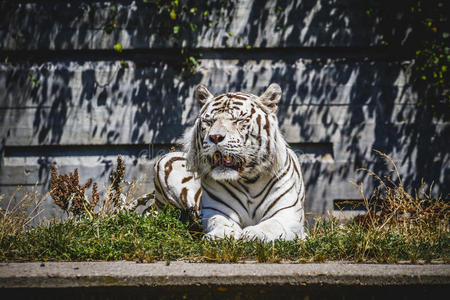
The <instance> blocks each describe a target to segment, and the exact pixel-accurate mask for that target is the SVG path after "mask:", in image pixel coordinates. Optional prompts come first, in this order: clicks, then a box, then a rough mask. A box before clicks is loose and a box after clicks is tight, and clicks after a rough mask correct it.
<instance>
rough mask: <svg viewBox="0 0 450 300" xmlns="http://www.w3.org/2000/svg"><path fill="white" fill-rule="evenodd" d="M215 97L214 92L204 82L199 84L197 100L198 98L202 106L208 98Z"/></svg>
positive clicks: (196, 94)
mask: <svg viewBox="0 0 450 300" xmlns="http://www.w3.org/2000/svg"><path fill="white" fill-rule="evenodd" d="M213 97H214V96H213V94H211V93H210V92H209V91H208V89H207V88H206V86H204V85H203V84H200V85H198V86H197V88H196V89H195V100H197V102H198V103H199V104H200V106H203V104H205V103H206V101H208V99H210V98H213Z"/></svg>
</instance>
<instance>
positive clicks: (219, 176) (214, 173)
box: [209, 166, 241, 181]
mask: <svg viewBox="0 0 450 300" xmlns="http://www.w3.org/2000/svg"><path fill="white" fill-rule="evenodd" d="M209 176H210V177H211V178H212V179H214V180H217V181H222V180H228V181H236V180H238V179H239V178H240V177H241V175H240V173H239V171H237V170H235V169H232V168H227V167H223V166H219V167H215V168H213V169H212V170H211V172H210V173H209Z"/></svg>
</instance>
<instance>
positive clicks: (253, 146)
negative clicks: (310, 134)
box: [185, 83, 286, 180]
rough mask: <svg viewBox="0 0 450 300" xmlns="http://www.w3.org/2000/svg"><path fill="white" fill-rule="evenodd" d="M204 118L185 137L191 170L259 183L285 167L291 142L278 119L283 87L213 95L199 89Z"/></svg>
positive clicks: (216, 178)
mask: <svg viewBox="0 0 450 300" xmlns="http://www.w3.org/2000/svg"><path fill="white" fill-rule="evenodd" d="M195 98H196V100H197V101H198V103H199V104H200V106H201V110H200V115H199V116H198V118H197V119H196V121H195V125H194V126H193V128H192V130H191V131H189V132H188V133H187V135H186V137H185V139H186V143H185V150H186V151H187V167H188V169H189V170H190V171H193V172H196V173H198V174H199V175H200V176H210V177H211V178H212V179H214V180H238V179H239V178H244V179H246V180H252V179H257V178H258V177H259V176H260V175H261V173H262V172H264V173H267V174H271V173H274V172H276V171H277V170H278V169H279V167H280V166H279V162H280V155H283V154H284V153H285V151H284V149H283V148H285V147H286V143H285V141H284V139H283V137H282V136H281V133H280V130H279V128H278V120H277V117H276V111H277V103H278V102H279V101H280V98H281V88H280V86H279V85H278V84H275V83H272V84H271V85H270V86H269V87H268V88H267V90H266V91H265V92H264V93H263V94H262V95H261V96H259V97H258V96H256V95H253V94H248V93H242V92H235V93H226V94H222V95H218V96H213V95H212V94H211V93H210V92H209V91H208V89H207V88H206V87H205V86H203V85H199V86H198V87H197V88H196V91H195Z"/></svg>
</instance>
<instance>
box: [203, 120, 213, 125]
mask: <svg viewBox="0 0 450 300" xmlns="http://www.w3.org/2000/svg"><path fill="white" fill-rule="evenodd" d="M202 122H203V123H204V124H205V125H207V126H211V125H212V124H213V121H212V120H208V119H202Z"/></svg>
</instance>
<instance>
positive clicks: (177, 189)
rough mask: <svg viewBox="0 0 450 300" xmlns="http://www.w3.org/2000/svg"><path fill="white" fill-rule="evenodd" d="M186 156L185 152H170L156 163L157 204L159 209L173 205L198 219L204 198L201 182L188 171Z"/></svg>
mask: <svg viewBox="0 0 450 300" xmlns="http://www.w3.org/2000/svg"><path fill="white" fill-rule="evenodd" d="M185 156H186V155H185V153H184V152H170V153H168V154H166V155H164V156H162V157H161V158H160V159H159V160H158V161H157V162H156V164H155V166H154V183H155V204H156V206H157V207H158V208H159V209H161V208H162V207H164V206H165V205H166V204H171V205H174V206H176V207H178V208H181V209H185V210H189V211H192V212H193V213H194V214H195V216H196V217H198V216H199V210H200V204H201V203H200V202H201V198H202V197H201V194H202V190H201V185H200V180H199V179H197V178H195V175H194V173H192V172H189V171H188V170H187V169H186V157H185Z"/></svg>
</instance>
